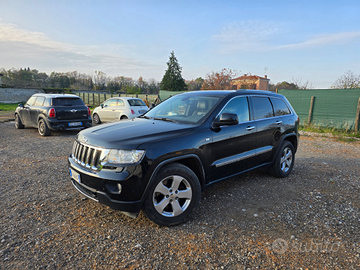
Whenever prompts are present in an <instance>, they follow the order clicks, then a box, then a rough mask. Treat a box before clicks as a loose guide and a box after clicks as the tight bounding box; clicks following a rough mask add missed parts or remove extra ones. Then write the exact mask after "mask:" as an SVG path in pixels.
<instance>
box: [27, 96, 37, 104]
mask: <svg viewBox="0 0 360 270" xmlns="http://www.w3.org/2000/svg"><path fill="white" fill-rule="evenodd" d="M35 99H36V97H31V98H30V99H29V100H28V101H27V102H26V105H27V106H32V105H33V104H34V102H35Z"/></svg>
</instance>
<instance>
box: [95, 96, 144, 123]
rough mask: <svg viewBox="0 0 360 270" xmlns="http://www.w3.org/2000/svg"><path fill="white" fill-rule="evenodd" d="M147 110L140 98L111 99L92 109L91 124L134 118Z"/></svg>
mask: <svg viewBox="0 0 360 270" xmlns="http://www.w3.org/2000/svg"><path fill="white" fill-rule="evenodd" d="M148 110H149V107H148V106H146V104H145V102H144V101H142V100H141V99H140V98H132V97H113V98H110V99H107V100H106V101H105V102H104V103H103V104H101V105H100V106H99V107H96V108H95V109H94V111H93V114H92V119H93V124H94V125H98V124H100V123H105V122H112V121H118V120H123V119H130V118H135V117H137V116H140V115H142V114H144V113H146V112H147V111H148Z"/></svg>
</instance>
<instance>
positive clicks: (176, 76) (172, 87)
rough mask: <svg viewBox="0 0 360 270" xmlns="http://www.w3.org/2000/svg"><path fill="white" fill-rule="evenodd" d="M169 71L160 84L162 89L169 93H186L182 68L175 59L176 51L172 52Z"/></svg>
mask: <svg viewBox="0 0 360 270" xmlns="http://www.w3.org/2000/svg"><path fill="white" fill-rule="evenodd" d="M167 65H168V69H167V70H166V72H165V75H164V77H163V79H162V81H161V82H160V89H162V90H168V91H184V90H186V83H185V80H184V79H183V78H182V76H181V69H182V68H181V67H180V65H179V63H178V61H177V59H176V57H175V54H174V51H172V52H171V55H170V58H169V62H167Z"/></svg>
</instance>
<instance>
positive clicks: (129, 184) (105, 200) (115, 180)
mask: <svg viewBox="0 0 360 270" xmlns="http://www.w3.org/2000/svg"><path fill="white" fill-rule="evenodd" d="M68 162H69V168H70V174H71V175H72V176H71V182H72V184H73V186H74V187H75V188H76V189H77V190H78V191H79V192H80V193H81V194H83V195H84V196H86V197H88V198H90V199H92V200H94V201H96V202H99V203H101V204H105V205H107V206H109V207H110V208H112V209H114V210H119V211H121V212H124V214H126V215H128V216H131V217H133V218H136V217H137V215H138V214H139V212H140V210H141V207H142V200H141V192H140V190H139V185H137V184H136V182H137V181H136V178H137V177H136V176H135V175H132V174H129V172H128V171H123V172H122V173H116V172H111V171H106V170H103V171H101V173H99V174H96V173H93V172H90V171H87V170H86V169H85V168H82V167H80V166H78V165H77V164H76V163H75V162H74V160H73V159H72V158H71V156H70V157H69V158H68ZM74 175H75V176H74ZM134 182H135V183H134ZM119 186H120V188H119Z"/></svg>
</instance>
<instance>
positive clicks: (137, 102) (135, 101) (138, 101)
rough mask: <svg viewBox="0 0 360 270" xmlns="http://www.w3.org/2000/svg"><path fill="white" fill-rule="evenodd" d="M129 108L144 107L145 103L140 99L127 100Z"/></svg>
mask: <svg viewBox="0 0 360 270" xmlns="http://www.w3.org/2000/svg"><path fill="white" fill-rule="evenodd" d="M128 102H129V104H130V106H146V104H145V102H144V101H142V100H141V99H128Z"/></svg>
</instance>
